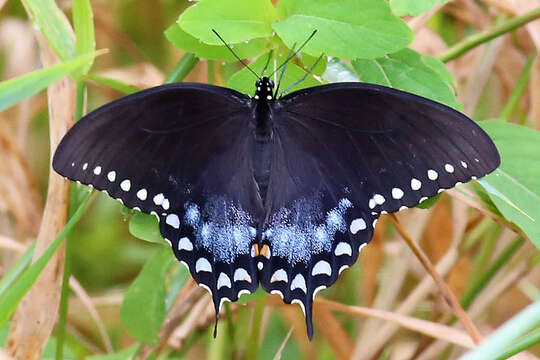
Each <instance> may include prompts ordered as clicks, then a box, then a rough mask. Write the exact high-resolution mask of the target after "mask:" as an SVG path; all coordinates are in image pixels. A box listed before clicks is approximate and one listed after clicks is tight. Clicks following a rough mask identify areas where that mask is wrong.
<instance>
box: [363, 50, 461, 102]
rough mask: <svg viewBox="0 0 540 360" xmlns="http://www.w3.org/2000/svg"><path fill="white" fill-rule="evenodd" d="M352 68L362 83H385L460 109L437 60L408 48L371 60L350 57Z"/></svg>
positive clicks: (446, 72)
mask: <svg viewBox="0 0 540 360" xmlns="http://www.w3.org/2000/svg"><path fill="white" fill-rule="evenodd" d="M353 67H354V69H355V70H356V72H357V73H358V75H359V76H360V79H361V80H362V81H365V82H370V83H375V84H379V85H384V86H389V87H393V88H396V89H400V90H404V91H408V92H411V93H413V94H417V95H420V96H423V97H426V98H428V99H432V100H435V101H438V102H441V103H443V104H446V105H448V106H450V107H453V108H455V109H459V108H461V105H460V104H459V103H458V101H457V99H456V95H455V94H454V91H453V89H452V85H453V84H455V80H454V79H453V77H452V74H450V73H449V72H448V70H446V68H445V66H444V65H443V64H442V63H441V62H440V61H438V60H437V59H435V58H433V57H430V56H420V54H418V53H417V52H415V51H413V50H411V49H403V50H400V51H398V52H396V53H393V54H389V55H387V56H384V57H381V58H378V59H373V60H360V59H357V60H354V61H353Z"/></svg>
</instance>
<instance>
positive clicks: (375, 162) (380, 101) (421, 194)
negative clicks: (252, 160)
mask: <svg viewBox="0 0 540 360" xmlns="http://www.w3.org/2000/svg"><path fill="white" fill-rule="evenodd" d="M272 119H273V121H274V137H275V140H274V148H273V149H274V150H273V160H272V170H271V176H270V182H269V187H268V195H267V198H268V199H269V201H268V203H267V204H266V211H267V215H266V224H265V226H264V229H263V230H264V233H263V241H264V242H265V243H266V244H267V245H268V246H269V248H270V250H271V251H270V253H271V256H270V257H269V258H267V259H264V258H263V261H264V267H263V271H262V272H261V274H260V277H261V278H260V281H261V284H262V286H263V287H264V288H265V289H266V290H267V291H269V292H275V293H276V292H277V293H278V294H281V295H282V296H283V297H284V300H285V301H286V302H288V303H291V302H298V303H300V304H301V306H302V308H303V309H304V311H305V313H306V320H307V325H308V334H309V335H310V336H311V334H312V331H313V330H312V325H311V307H312V301H313V298H314V295H315V293H316V292H317V290H318V289H320V288H324V287H328V286H330V285H331V284H333V283H334V282H335V281H336V279H337V276H338V275H339V273H340V272H341V270H342V269H343V268H344V267H346V266H350V265H351V264H352V263H354V262H355V261H356V258H357V256H358V253H359V250H360V249H361V247H362V246H363V245H364V244H366V243H367V242H368V241H369V240H370V239H371V237H372V235H373V229H374V226H375V222H376V219H377V218H378V216H379V214H381V213H385V212H395V211H398V210H400V209H403V208H407V207H413V206H416V205H417V204H419V203H420V202H421V201H423V200H424V199H426V198H428V197H430V196H433V195H435V194H437V193H438V192H440V191H441V189H448V188H451V187H453V186H455V185H456V184H458V183H463V182H467V181H469V180H470V179H472V178H475V177H481V176H484V175H486V174H487V173H489V172H491V171H493V170H494V169H495V168H496V167H497V166H498V165H499V163H500V158H499V154H498V152H497V149H496V148H495V146H494V144H493V142H492V141H491V139H490V138H489V137H488V136H487V134H485V132H484V131H483V130H482V129H481V128H480V127H478V126H477V125H476V124H475V123H474V122H473V121H471V120H470V119H468V118H467V117H466V116H465V115H463V114H461V113H459V112H457V111H455V110H452V109H450V108H448V107H446V106H444V105H441V104H439V103H436V102H433V101H430V100H427V99H425V98H422V97H419V96H415V95H412V94H409V93H405V92H402V91H398V90H394V89H390V88H386V87H382V86H378V85H371V84H365V83H341V84H331V85H324V86H319V87H315V88H308V89H304V90H300V91H298V92H295V93H292V94H290V95H288V96H286V97H284V98H282V99H280V100H279V101H276V103H275V105H274V107H273V117H272Z"/></svg>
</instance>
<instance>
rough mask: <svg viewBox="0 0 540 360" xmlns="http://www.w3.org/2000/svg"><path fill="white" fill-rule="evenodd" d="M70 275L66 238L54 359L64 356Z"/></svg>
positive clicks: (69, 259) (59, 359) (68, 250)
mask: <svg viewBox="0 0 540 360" xmlns="http://www.w3.org/2000/svg"><path fill="white" fill-rule="evenodd" d="M70 276H71V256H70V249H69V240H68V239H66V245H65V260H64V275H63V278H62V291H61V293H60V310H59V313H60V314H59V317H58V325H57V328H56V360H62V359H63V358H64V342H65V338H66V322H67V313H68V299H69V277H70Z"/></svg>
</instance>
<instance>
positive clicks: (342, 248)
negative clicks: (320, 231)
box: [334, 242, 352, 256]
mask: <svg viewBox="0 0 540 360" xmlns="http://www.w3.org/2000/svg"><path fill="white" fill-rule="evenodd" d="M334 254H335V255H336V256H341V255H349V256H352V248H351V245H349V244H348V243H346V242H340V243H339V244H337V246H336V249H335V250H334Z"/></svg>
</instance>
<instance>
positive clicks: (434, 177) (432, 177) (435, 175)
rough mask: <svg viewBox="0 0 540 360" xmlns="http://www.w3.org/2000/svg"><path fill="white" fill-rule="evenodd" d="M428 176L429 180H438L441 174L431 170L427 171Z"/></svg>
mask: <svg viewBox="0 0 540 360" xmlns="http://www.w3.org/2000/svg"><path fill="white" fill-rule="evenodd" d="M427 176H428V178H429V180H437V178H438V177H439V174H438V173H437V172H436V171H435V170H433V169H429V170H428V171H427Z"/></svg>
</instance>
